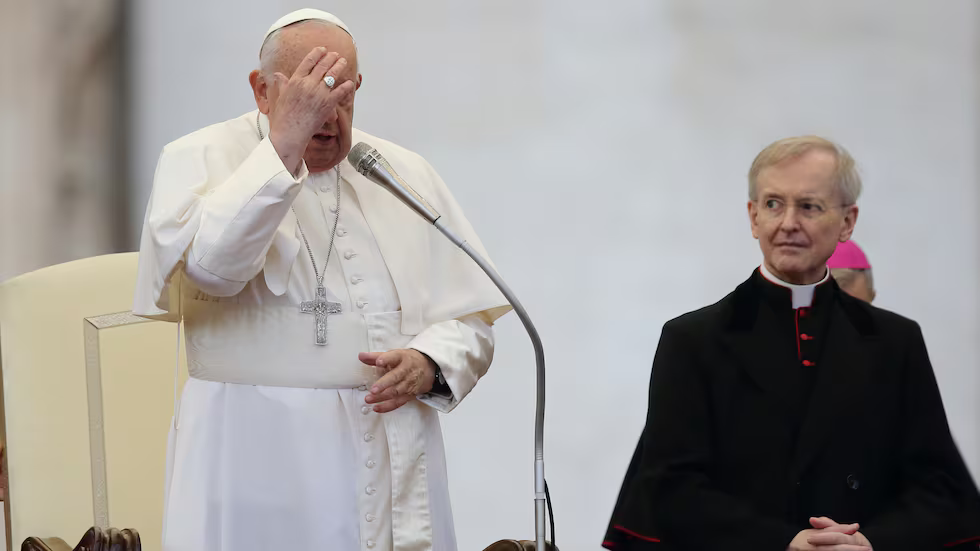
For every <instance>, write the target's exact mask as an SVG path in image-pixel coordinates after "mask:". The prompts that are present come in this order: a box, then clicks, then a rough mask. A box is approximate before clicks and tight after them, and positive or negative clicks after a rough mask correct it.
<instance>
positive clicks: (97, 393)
mask: <svg viewBox="0 0 980 551" xmlns="http://www.w3.org/2000/svg"><path fill="white" fill-rule="evenodd" d="M149 321H152V320H148V319H146V318H141V317H139V316H135V315H133V314H132V313H131V312H115V313H112V314H103V315H100V316H92V317H88V318H85V323H83V324H82V325H83V328H84V329H83V330H84V333H85V337H84V338H85V381H86V386H87V387H88V419H89V445H90V448H89V449H90V453H91V458H92V511H93V513H94V517H95V520H94V522H95V526H96V527H97V528H109V494H108V490H107V488H106V480H108V474H107V472H106V451H105V424H104V413H103V409H102V363H101V358H100V351H99V331H101V330H103V329H111V328H113V327H123V326H126V325H134V324H137V323H147V322H149Z"/></svg>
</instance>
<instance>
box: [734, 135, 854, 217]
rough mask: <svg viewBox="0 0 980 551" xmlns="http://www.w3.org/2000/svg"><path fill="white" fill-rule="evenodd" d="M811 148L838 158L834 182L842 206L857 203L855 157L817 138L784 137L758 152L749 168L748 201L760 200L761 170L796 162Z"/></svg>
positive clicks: (840, 147)
mask: <svg viewBox="0 0 980 551" xmlns="http://www.w3.org/2000/svg"><path fill="white" fill-rule="evenodd" d="M813 149H822V150H824V151H829V152H831V153H833V154H834V157H835V158H836V159H837V167H836V168H835V170H834V179H835V180H836V182H837V189H838V191H840V195H841V199H842V200H843V202H844V205H845V206H851V205H853V204H855V203H857V200H858V197H860V196H861V175H860V174H858V170H857V163H855V162H854V157H851V154H850V153H848V152H847V150H846V149H844V146H842V145H840V144H837V143H835V142H832V141H830V140H828V139H826V138H821V137H820V136H797V137H794V138H784V139H782V140H777V141H775V142H773V143H771V144H769V146H767V147H766V148H765V149H763V150H762V151H761V152H759V154H758V155H756V157H755V160H754V161H752V168H750V169H749V199H751V200H752V201H756V200H758V199H759V191H758V178H759V173H760V172H762V170H763V169H766V168H769V167H771V166H774V165H778V164H779V163H782V162H783V161H786V160H789V159H795V158H797V157H799V156H801V155H803V154H804V153H806V152H808V151H810V150H813Z"/></svg>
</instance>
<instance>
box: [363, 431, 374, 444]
mask: <svg viewBox="0 0 980 551" xmlns="http://www.w3.org/2000/svg"><path fill="white" fill-rule="evenodd" d="M371 440H374V435H373V434H371V433H370V432H368V433H365V434H364V441H365V442H370V441H371Z"/></svg>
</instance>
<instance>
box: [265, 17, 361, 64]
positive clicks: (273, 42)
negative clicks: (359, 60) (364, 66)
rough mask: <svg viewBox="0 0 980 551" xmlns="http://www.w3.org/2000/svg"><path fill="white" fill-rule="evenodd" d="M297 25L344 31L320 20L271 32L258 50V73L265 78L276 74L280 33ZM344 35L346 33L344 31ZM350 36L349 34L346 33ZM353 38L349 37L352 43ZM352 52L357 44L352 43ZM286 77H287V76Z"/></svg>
mask: <svg viewBox="0 0 980 551" xmlns="http://www.w3.org/2000/svg"><path fill="white" fill-rule="evenodd" d="M299 25H323V26H325V27H336V28H338V29H340V30H342V31H344V29H343V27H338V26H337V25H334V24H333V23H330V22H329V21H323V20H322V19H304V20H302V21H297V22H296V23H293V24H291V25H286V26H285V27H282V28H280V29H276V30H274V31H272V32H271V33H270V34H269V36H267V37H266V39H265V42H263V43H262V48H260V49H259V72H260V73H262V74H263V75H266V76H271V75H273V74H275V72H276V63H277V62H278V61H279V56H280V54H281V53H282V31H283V30H284V29H288V28H291V27H297V26H299ZM344 32H345V33H346V32H347V31H344ZM347 34H348V35H350V33H347ZM353 40H354V37H351V41H352V42H353ZM354 51H355V52H356V51H357V43H354ZM287 76H288V75H287Z"/></svg>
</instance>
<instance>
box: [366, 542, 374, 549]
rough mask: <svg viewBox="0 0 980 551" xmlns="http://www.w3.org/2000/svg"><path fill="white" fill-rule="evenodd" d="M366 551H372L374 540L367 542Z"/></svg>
mask: <svg viewBox="0 0 980 551" xmlns="http://www.w3.org/2000/svg"><path fill="white" fill-rule="evenodd" d="M366 543H367V547H368V549H374V540H367V542H366Z"/></svg>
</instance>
